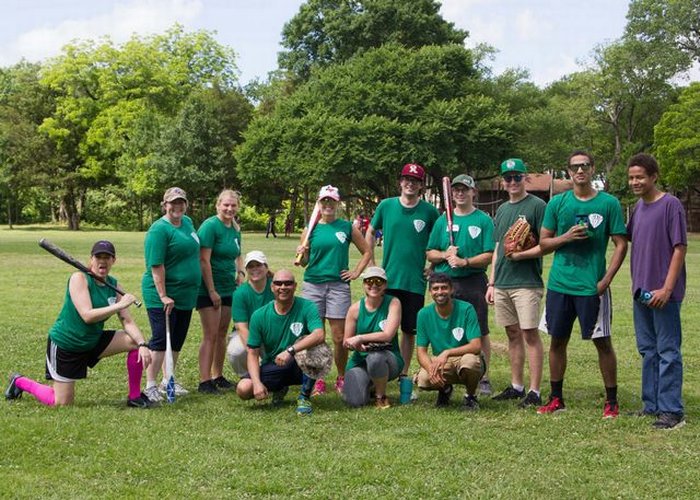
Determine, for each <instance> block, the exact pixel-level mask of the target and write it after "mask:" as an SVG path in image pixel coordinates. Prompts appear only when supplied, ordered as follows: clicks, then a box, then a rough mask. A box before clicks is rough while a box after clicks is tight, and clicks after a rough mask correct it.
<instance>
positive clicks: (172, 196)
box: [163, 187, 187, 203]
mask: <svg viewBox="0 0 700 500" xmlns="http://www.w3.org/2000/svg"><path fill="white" fill-rule="evenodd" d="M175 200H185V202H187V193H185V190H184V189H182V188H179V187H171V188H168V190H167V191H166V192H165V194H164V195H163V201H164V202H166V203H168V202H171V201H175Z"/></svg>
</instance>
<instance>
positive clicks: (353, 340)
mask: <svg viewBox="0 0 700 500" xmlns="http://www.w3.org/2000/svg"><path fill="white" fill-rule="evenodd" d="M361 340H362V339H361V338H360V337H359V336H355V337H350V338H349V339H345V340H343V347H345V348H346V349H350V350H351V351H361V350H362V342H361Z"/></svg>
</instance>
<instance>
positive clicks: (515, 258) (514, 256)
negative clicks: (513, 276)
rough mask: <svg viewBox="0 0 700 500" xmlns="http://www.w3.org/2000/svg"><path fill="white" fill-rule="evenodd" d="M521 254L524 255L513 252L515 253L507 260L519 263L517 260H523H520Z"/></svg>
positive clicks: (508, 256) (507, 257) (507, 256)
mask: <svg viewBox="0 0 700 500" xmlns="http://www.w3.org/2000/svg"><path fill="white" fill-rule="evenodd" d="M521 254H522V252H513V253H511V254H510V255H506V256H505V257H506V259H508V260H514V261H517V260H521V259H520V255H521Z"/></svg>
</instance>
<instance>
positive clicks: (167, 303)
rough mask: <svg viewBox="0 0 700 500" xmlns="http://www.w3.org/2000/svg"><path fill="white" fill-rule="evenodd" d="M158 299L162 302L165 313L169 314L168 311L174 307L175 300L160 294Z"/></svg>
mask: <svg viewBox="0 0 700 500" xmlns="http://www.w3.org/2000/svg"><path fill="white" fill-rule="evenodd" d="M160 301H161V302H162V303H163V310H164V311H165V314H170V312H171V311H172V310H173V309H175V301H174V300H173V299H171V298H170V297H168V296H167V295H164V296H162V297H161V298H160Z"/></svg>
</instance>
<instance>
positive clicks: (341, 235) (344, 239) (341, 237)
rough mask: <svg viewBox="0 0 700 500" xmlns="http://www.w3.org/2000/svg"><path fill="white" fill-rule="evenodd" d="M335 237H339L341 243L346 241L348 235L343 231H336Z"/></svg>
mask: <svg viewBox="0 0 700 500" xmlns="http://www.w3.org/2000/svg"><path fill="white" fill-rule="evenodd" d="M335 237H336V238H338V241H339V242H341V243H345V242H346V241H347V239H348V235H347V234H345V233H344V232H342V231H338V232H337V233H335Z"/></svg>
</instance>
